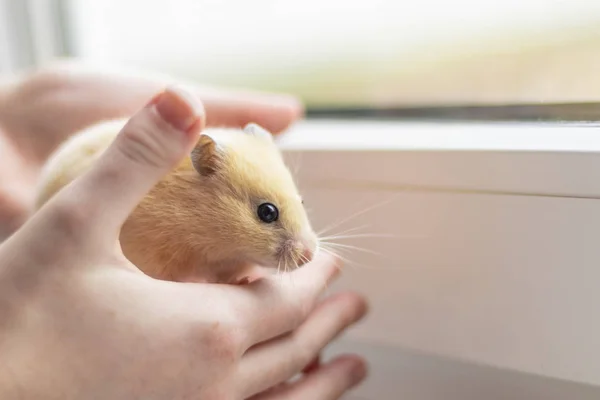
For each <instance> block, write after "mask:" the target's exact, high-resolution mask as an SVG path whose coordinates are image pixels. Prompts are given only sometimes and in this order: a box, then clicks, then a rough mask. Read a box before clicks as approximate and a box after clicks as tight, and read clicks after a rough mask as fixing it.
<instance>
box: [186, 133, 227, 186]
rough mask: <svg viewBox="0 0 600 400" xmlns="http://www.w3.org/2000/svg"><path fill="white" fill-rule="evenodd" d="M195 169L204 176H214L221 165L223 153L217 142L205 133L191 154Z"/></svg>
mask: <svg viewBox="0 0 600 400" xmlns="http://www.w3.org/2000/svg"><path fill="white" fill-rule="evenodd" d="M190 159H191V160H192V165H193V166H194V169H195V170H196V171H197V172H198V173H199V174H200V175H202V176H209V175H212V174H214V173H215V172H216V171H217V170H218V169H219V165H220V164H221V159H222V157H221V151H220V149H219V147H218V145H217V142H215V140H214V139H213V138H212V137H210V136H209V135H206V134H204V133H202V134H200V139H199V140H198V142H197V143H196V146H195V147H194V149H193V150H192V153H191V154H190Z"/></svg>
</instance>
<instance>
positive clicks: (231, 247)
mask: <svg viewBox="0 0 600 400" xmlns="http://www.w3.org/2000/svg"><path fill="white" fill-rule="evenodd" d="M126 122H127V119H119V120H110V121H103V122H100V123H98V124H96V125H93V126H91V127H88V128H86V129H83V130H82V131H80V132H79V133H77V134H75V135H73V136H72V137H70V138H69V139H67V140H66V141H65V142H64V143H63V144H62V145H61V146H59V148H58V149H57V150H55V152H54V153H53V154H52V155H51V156H50V158H49V159H48V161H47V162H46V164H45V165H44V168H43V170H42V175H41V179H40V182H39V187H38V189H37V198H36V203H35V209H36V210H37V209H39V208H40V207H42V206H43V204H45V203H46V202H47V201H48V200H49V199H50V198H51V197H52V196H53V195H54V194H55V193H56V192H57V191H59V190H60V189H61V188H62V187H64V186H65V185H67V184H68V183H69V182H71V181H72V180H73V179H75V178H76V177H77V176H78V175H80V174H81V173H83V172H84V171H85V170H87V169H88V168H90V166H91V165H92V164H93V163H94V161H95V160H96V159H97V158H98V157H99V156H100V155H101V154H102V152H103V151H104V150H105V149H106V148H107V147H108V146H109V145H110V144H111V142H112V141H113V140H114V139H115V137H116V136H117V135H118V134H119V132H120V131H121V129H122V128H123V126H124V125H125V123H126ZM119 242H120V244H121V248H122V250H123V253H124V255H125V256H126V257H127V258H128V259H129V260H130V261H131V262H132V263H133V264H135V265H136V266H137V267H138V268H140V269H141V270H142V271H143V272H144V273H146V274H147V275H149V276H151V277H154V278H157V279H163V280H172V281H181V282H183V281H201V282H210V283H247V282H248V281H249V280H250V275H252V274H253V273H254V272H256V271H257V269H256V267H258V269H260V270H263V271H267V272H268V271H271V272H273V271H275V270H280V271H284V270H289V269H294V268H297V267H300V266H302V265H303V264H305V263H306V262H308V261H310V260H312V258H313V257H314V255H315V253H316V252H317V251H318V247H319V241H318V237H317V235H316V234H315V232H314V231H313V229H312V226H311V223H310V221H309V219H308V216H307V213H306V210H305V208H304V205H303V200H302V197H301V196H300V194H299V192H298V189H297V187H296V184H295V182H294V179H293V177H292V175H291V173H290V171H289V169H288V168H287V166H286V165H285V163H284V160H283V157H282V155H281V153H280V150H279V148H278V147H277V144H276V143H275V141H274V140H273V137H272V135H271V134H270V133H269V132H268V131H266V130H265V129H263V128H262V127H260V126H259V125H257V124H253V123H251V124H248V125H246V126H245V127H244V128H243V129H233V128H205V129H204V130H203V131H202V133H201V135H200V137H199V139H198V142H197V144H196V146H195V147H194V149H193V151H192V152H191V154H189V156H188V157H186V158H184V159H183V160H182V161H181V162H180V163H179V165H178V166H177V167H176V168H174V169H173V170H172V171H171V172H169V173H168V174H167V175H166V176H165V177H164V178H163V179H161V180H160V181H159V182H158V183H157V185H156V186H155V187H154V188H153V189H152V190H151V191H150V192H149V193H148V194H147V195H146V196H145V197H144V198H143V200H142V201H141V202H140V203H139V205H138V206H137V207H136V209H135V210H134V211H133V213H132V214H131V215H130V216H129V218H128V219H127V221H126V222H125V224H124V225H123V227H122V229H121V232H120V236H119Z"/></svg>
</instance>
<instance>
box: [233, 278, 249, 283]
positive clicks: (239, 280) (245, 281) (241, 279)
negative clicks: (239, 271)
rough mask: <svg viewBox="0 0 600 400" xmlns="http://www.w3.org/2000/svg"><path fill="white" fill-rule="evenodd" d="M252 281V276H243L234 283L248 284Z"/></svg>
mask: <svg viewBox="0 0 600 400" xmlns="http://www.w3.org/2000/svg"><path fill="white" fill-rule="evenodd" d="M249 283H250V278H249V277H247V276H244V277H243V278H240V279H237V280H236V281H234V283H233V284H234V285H247V284H249Z"/></svg>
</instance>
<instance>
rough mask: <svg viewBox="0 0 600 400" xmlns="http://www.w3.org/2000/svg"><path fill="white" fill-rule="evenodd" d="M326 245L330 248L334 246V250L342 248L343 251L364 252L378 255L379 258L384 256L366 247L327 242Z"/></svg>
mask: <svg viewBox="0 0 600 400" xmlns="http://www.w3.org/2000/svg"><path fill="white" fill-rule="evenodd" d="M325 243H326V244H327V245H329V246H333V247H334V248H342V249H348V250H357V251H364V252H366V253H370V254H374V255H377V256H380V255H382V254H381V253H378V252H376V251H373V250H369V249H365V248H364V247H358V246H352V245H349V244H341V243H332V242H325Z"/></svg>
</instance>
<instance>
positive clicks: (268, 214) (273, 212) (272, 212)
mask: <svg viewBox="0 0 600 400" xmlns="http://www.w3.org/2000/svg"><path fill="white" fill-rule="evenodd" d="M258 218H260V220H261V221H263V222H266V223H267V224H270V223H271V222H275V221H277V218H279V210H278V209H277V207H275V206H274V205H273V204H271V203H263V204H261V205H260V206H258Z"/></svg>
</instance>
